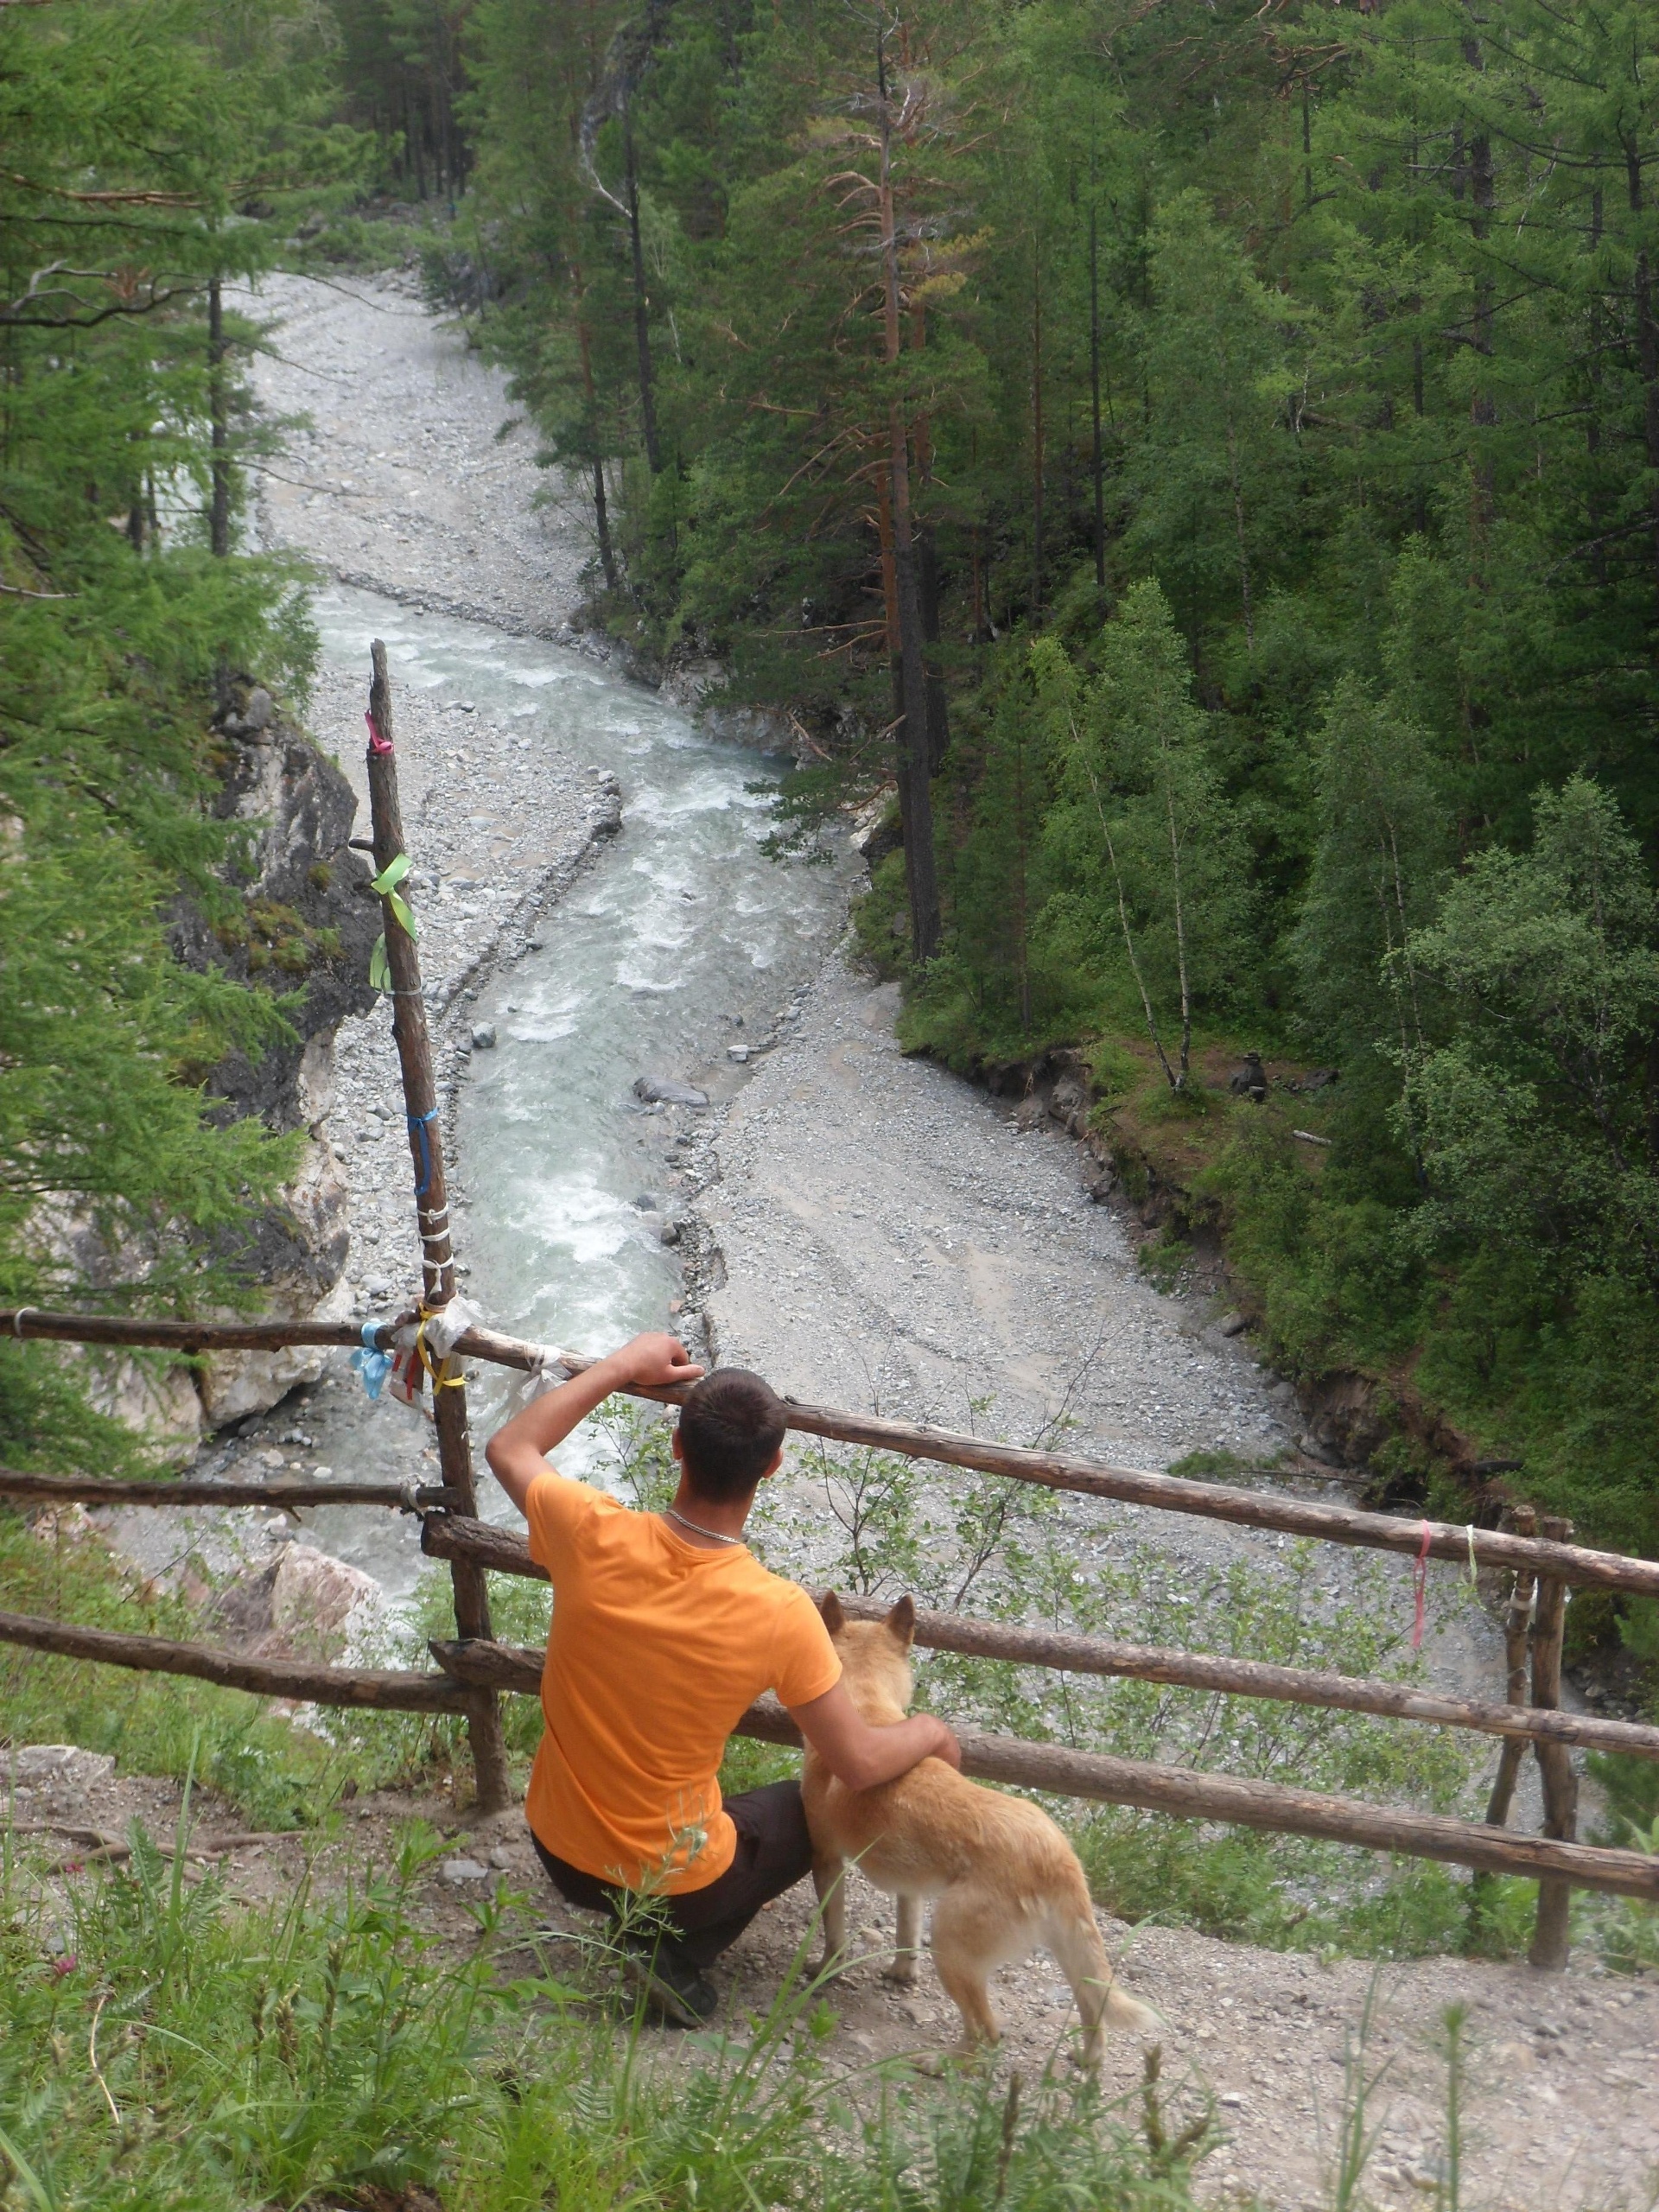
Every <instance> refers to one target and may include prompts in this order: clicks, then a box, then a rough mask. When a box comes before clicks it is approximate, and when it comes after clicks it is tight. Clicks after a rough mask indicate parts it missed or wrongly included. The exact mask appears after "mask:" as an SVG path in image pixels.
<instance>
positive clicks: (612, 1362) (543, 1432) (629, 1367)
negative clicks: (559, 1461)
mask: <svg viewBox="0 0 1659 2212" xmlns="http://www.w3.org/2000/svg"><path fill="white" fill-rule="evenodd" d="M701 1374H702V1368H700V1367H699V1366H697V1365H696V1363H695V1362H694V1361H692V1360H690V1359H688V1358H687V1357H686V1352H685V1346H684V1345H683V1344H682V1343H681V1342H680V1340H679V1338H677V1337H671V1336H668V1335H665V1334H664V1332H662V1331H661V1330H653V1331H651V1332H647V1334H645V1336H641V1337H635V1338H632V1341H631V1342H630V1343H628V1344H624V1345H623V1346H622V1349H621V1350H620V1351H613V1352H611V1353H609V1354H607V1357H605V1358H603V1359H596V1360H595V1361H594V1363H593V1365H592V1366H591V1367H586V1368H584V1369H583V1370H582V1373H581V1374H580V1375H573V1376H571V1378H570V1380H569V1382H568V1383H560V1384H559V1386H558V1388H557V1389H556V1390H548V1391H546V1392H544V1393H543V1395H542V1396H541V1397H539V1398H533V1399H532V1400H531V1402H530V1404H529V1405H527V1406H526V1407H525V1408H524V1411H523V1413H521V1414H514V1415H513V1417H512V1420H511V1421H507V1422H506V1423H505V1424H504V1426H503V1427H500V1428H498V1429H497V1431H496V1432H495V1434H494V1435H493V1437H492V1438H491V1439H490V1440H489V1442H488V1444H486V1446H485V1447H484V1457H485V1459H486V1460H487V1461H488V1462H489V1467H490V1472H491V1473H492V1474H493V1476H494V1477H495V1479H496V1480H497V1482H499V1484H500V1485H501V1487H502V1489H503V1490H504V1491H505V1492H506V1493H507V1496H508V1497H510V1498H511V1499H512V1502H513V1503H514V1504H515V1505H516V1506H517V1507H518V1510H519V1511H520V1513H522V1512H523V1511H524V1500H525V1499H526V1498H527V1497H529V1496H530V1486H531V1484H532V1483H533V1482H534V1481H535V1479H536V1478H537V1475H550V1474H551V1473H552V1472H553V1470H552V1468H551V1467H550V1466H549V1465H548V1463H547V1454H548V1453H549V1452H551V1451H553V1450H554V1449H555V1448H556V1446H558V1445H561V1444H563V1441H564V1440H565V1438H566V1437H567V1436H569V1433H570V1432H571V1430H572V1429H573V1428H575V1427H578V1426H579V1424H580V1423H582V1421H586V1420H587V1418H588V1414H590V1413H592V1412H593V1410H594V1407H595V1406H601V1405H603V1404H604V1402H605V1401H606V1399H607V1398H608V1397H609V1396H610V1395H611V1393H612V1392H613V1390H627V1389H632V1388H633V1387H634V1386H635V1385H636V1384H638V1385H641V1386H643V1387H644V1388H645V1389H650V1390H660V1389H668V1388H669V1387H670V1386H671V1385H672V1384H674V1383H695V1382H696V1379H697V1377H698V1376H700V1375H701Z"/></svg>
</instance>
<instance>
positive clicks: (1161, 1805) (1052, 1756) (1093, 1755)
mask: <svg viewBox="0 0 1659 2212" xmlns="http://www.w3.org/2000/svg"><path fill="white" fill-rule="evenodd" d="M430 1649H431V1651H432V1655H433V1656H434V1657H435V1659H436V1660H437V1662H438V1663H439V1665H440V1666H442V1667H443V1668H444V1669H446V1670H447V1671H448V1673H450V1674H453V1675H454V1676H455V1678H456V1680H457V1681H466V1682H470V1683H475V1684H478V1685H480V1686H484V1685H487V1686H488V1687H489V1688H492V1689H499V1690H518V1691H519V1692H520V1693H522V1694H524V1695H525V1696H528V1697H533V1696H535V1695H536V1694H537V1693H538V1691H539V1689H540V1687H541V1670H542V1654H541V1653H540V1652H539V1651H529V1650H524V1649H522V1648H515V1647H514V1646H512V1645H510V1644H502V1643H489V1644H480V1643H434V1644H433V1645H432V1646H431V1647H430ZM734 1733H735V1734H737V1735H740V1736H749V1737H753V1738H757V1739H758V1740H759V1741H760V1742H761V1743H765V1744H789V1745H799V1743H800V1740H801V1738H800V1732H799V1731H798V1729H797V1727H796V1726H795V1723H794V1722H793V1721H792V1720H791V1719H790V1717H789V1715H788V1713H785V1710H784V1708H783V1707H782V1706H780V1705H779V1703H778V1702H777V1700H775V1699H773V1698H770V1697H766V1698H762V1699H761V1700H760V1701H759V1703H758V1704H755V1705H752V1706H751V1707H749V1709H748V1711H747V1713H745V1714H744V1715H743V1718H742V1719H741V1720H740V1721H739V1722H738V1724H737V1726H736V1729H735V1730H734ZM957 1733H958V1736H959V1738H960V1739H961V1743H962V1770H963V1773H964V1774H968V1775H973V1776H976V1777H978V1778H979V1779H980V1780H982V1781H985V1782H1001V1783H1009V1784H1011V1785H1013V1786H1014V1788H1016V1789H1042V1790H1046V1791H1049V1792H1051V1793H1052V1794H1053V1795H1054V1796H1062V1797H1087V1798H1093V1799H1096V1800H1098V1801H1100V1802H1103V1803H1105V1804H1109V1805H1134V1806H1136V1807H1138V1808H1141V1810H1143V1811H1146V1812H1154V1813H1167V1814H1170V1815H1173V1816H1174V1817H1175V1818H1176V1819H1178V1820H1197V1821H1221V1822H1223V1823H1224V1824H1225V1825H1227V1826H1229V1827H1249V1828H1265V1829H1268V1830H1270V1831H1271V1832H1273V1833H1274V1834H1280V1835H1307V1836H1317V1837H1319V1838H1320V1839H1321V1840H1325V1841H1326V1842H1332V1843H1347V1844H1357V1845H1358V1846H1360V1847H1362V1848H1363V1849H1365V1850H1370V1851H1388V1852H1398V1853H1402V1855H1403V1856H1405V1857H1406V1858H1408V1859H1440V1860H1442V1861H1444V1862H1446V1864H1448V1865H1452V1866H1475V1867H1481V1868H1484V1869H1487V1870H1489V1871H1491V1872H1494V1873H1503V1874H1521V1875H1524V1876H1527V1877H1529V1878H1533V1879H1536V1878H1539V1877H1541V1876H1544V1875H1555V1876H1559V1877H1561V1878H1565V1879H1566V1880H1568V1881H1570V1882H1573V1883H1574V1884H1575V1885H1577V1886H1578V1887H1580V1888H1581V1889H1586V1890H1607V1891H1612V1892H1614V1893H1615V1894H1616V1895H1618V1896H1622V1897H1648V1898H1651V1899H1654V1900H1656V1901H1659V1858H1649V1857H1648V1856H1647V1855H1646V1854H1645V1853H1643V1852H1639V1851H1608V1850H1602V1849H1599V1848H1597V1847H1593V1846H1591V1845H1588V1844H1581V1843H1556V1842H1554V1841H1552V1840H1550V1839H1549V1838H1548V1837H1546V1836H1522V1835H1511V1834H1510V1832H1509V1830H1508V1829H1507V1828H1493V1827H1484V1826H1482V1825H1480V1824H1478V1823H1477V1822H1475V1821H1458V1820H1452V1819H1449V1818H1447V1817H1446V1815H1443V1814H1439V1813H1406V1812H1394V1811H1391V1810H1389V1809H1388V1808H1384V1807H1381V1806H1373V1805H1361V1804H1357V1803H1356V1802H1354V1801H1353V1800H1352V1799H1351V1798H1347V1797H1326V1796H1320V1795H1319V1794H1318V1793H1316V1792H1315V1791H1313V1790H1311V1789H1285V1788H1284V1787H1282V1785H1281V1784H1280V1783H1272V1782H1251V1781H1243V1780H1240V1779H1239V1778H1238V1777H1236V1776H1232V1775H1224V1774H1195V1773H1194V1772H1192V1770H1191V1769H1189V1768H1186V1767H1173V1766H1159V1765H1156V1764H1153V1763H1152V1762H1151V1761H1149V1760H1146V1759H1118V1758H1107V1757H1105V1756H1104V1755H1103V1754H1101V1753H1098V1752H1094V1751H1068V1750H1067V1749H1066V1748H1065V1746H1064V1745H1059V1744H1027V1743H1023V1742H1021V1741H1020V1740H1019V1739H1017V1738H1014V1737H1008V1736H991V1735H987V1734H984V1733H982V1732H981V1731H980V1730H979V1729H977V1728H963V1729H959V1730H958V1731H957Z"/></svg>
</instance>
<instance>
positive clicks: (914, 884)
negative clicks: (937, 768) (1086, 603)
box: [875, 30, 940, 963]
mask: <svg viewBox="0 0 1659 2212" xmlns="http://www.w3.org/2000/svg"><path fill="white" fill-rule="evenodd" d="M883 37H884V34H883V33H882V32H881V31H880V30H878V32H877V35H876V45H875V60H876V86H877V107H878V111H879V113H880V129H881V174H880V197H879V202H878V213H879V217H880V233H881V270H882V280H883V294H884V296H883V314H882V325H883V336H884V339H885V341H886V342H885V349H884V350H885V353H886V358H887V365H888V369H889V371H890V372H892V373H893V375H894V376H895V377H896V376H897V373H898V365H899V240H898V232H897V229H896V226H895V223H894V217H893V119H892V117H891V115H890V114H889V112H888V108H887V56H886V53H885V51H884V48H883ZM887 486H888V493H889V497H890V498H891V500H892V503H893V595H894V599H895V601H896V603H897V608H898V615H899V671H900V676H901V678H902V684H901V689H902V693H903V698H904V721H903V722H902V724H901V726H900V731H899V760H898V766H899V812H900V815H901V816H902V817H903V821H904V835H905V878H906V886H907V887H908V890H909V893H910V938H911V950H912V954H913V956H914V957H915V959H916V960H917V961H918V963H920V962H923V961H928V960H931V959H932V957H933V956H934V955H935V953H937V952H938V949H939V926H940V925H939V887H938V874H937V872H936V868H935V864H934V855H933V792H932V785H931V780H930V779H929V775H928V766H927V671H926V666H925V662H924V660H923V658H922V608H921V592H920V589H919V588H918V582H917V576H916V546H915V541H914V538H913V537H912V530H911V514H910V442H909V439H908V436H907V435H906V427H905V415H904V409H903V406H902V405H901V404H900V402H899V397H898V396H897V394H896V393H895V394H894V396H893V398H892V399H891V400H890V401H889V402H888V405H887Z"/></svg>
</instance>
